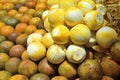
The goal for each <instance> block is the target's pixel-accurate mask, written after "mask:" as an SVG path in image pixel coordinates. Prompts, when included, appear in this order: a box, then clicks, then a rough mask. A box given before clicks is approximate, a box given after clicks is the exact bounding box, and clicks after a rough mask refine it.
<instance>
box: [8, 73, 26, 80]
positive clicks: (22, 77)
mask: <svg viewBox="0 0 120 80" xmlns="http://www.w3.org/2000/svg"><path fill="white" fill-rule="evenodd" d="M9 80H28V78H27V77H26V76H25V75H21V74H15V75H13V76H12V77H10V79H9Z"/></svg>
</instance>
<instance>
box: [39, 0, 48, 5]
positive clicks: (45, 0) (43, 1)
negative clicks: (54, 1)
mask: <svg viewBox="0 0 120 80" xmlns="http://www.w3.org/2000/svg"><path fill="white" fill-rule="evenodd" d="M37 3H45V4H46V3H47V0H37Z"/></svg>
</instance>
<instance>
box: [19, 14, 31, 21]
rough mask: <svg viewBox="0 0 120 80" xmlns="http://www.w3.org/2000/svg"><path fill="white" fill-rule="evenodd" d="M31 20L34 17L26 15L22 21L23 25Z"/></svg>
mask: <svg viewBox="0 0 120 80" xmlns="http://www.w3.org/2000/svg"><path fill="white" fill-rule="evenodd" d="M31 18H32V15H29V14H24V15H23V16H22V17H21V19H20V21H21V22H23V23H28V22H29V20H30V19H31Z"/></svg>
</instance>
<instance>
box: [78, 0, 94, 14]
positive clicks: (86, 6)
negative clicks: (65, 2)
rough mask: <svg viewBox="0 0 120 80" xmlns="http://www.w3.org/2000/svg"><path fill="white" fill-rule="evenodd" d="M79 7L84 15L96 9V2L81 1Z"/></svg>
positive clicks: (89, 0) (90, 0) (91, 0)
mask: <svg viewBox="0 0 120 80" xmlns="http://www.w3.org/2000/svg"><path fill="white" fill-rule="evenodd" d="M77 7H78V8H79V9H80V10H82V12H83V13H84V14H86V13H87V12H89V11H91V10H93V9H95V2H94V1H93V0H81V1H79V3H78V5H77Z"/></svg>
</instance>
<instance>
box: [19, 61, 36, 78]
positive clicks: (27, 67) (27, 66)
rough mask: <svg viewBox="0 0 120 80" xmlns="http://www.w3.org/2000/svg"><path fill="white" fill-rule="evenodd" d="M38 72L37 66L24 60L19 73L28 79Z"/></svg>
mask: <svg viewBox="0 0 120 80" xmlns="http://www.w3.org/2000/svg"><path fill="white" fill-rule="evenodd" d="M36 72H37V65H36V64H35V63H34V62H33V61H31V60H28V59H26V60H23V61H21V62H20V64H19V66H18V73H20V74H23V75H25V76H27V77H30V76H32V75H33V74H35V73H36Z"/></svg>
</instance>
